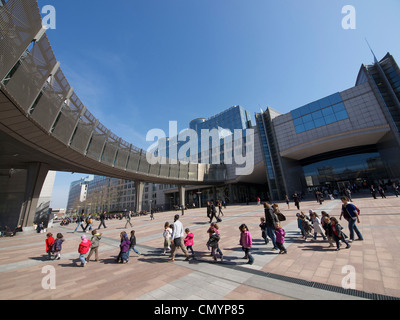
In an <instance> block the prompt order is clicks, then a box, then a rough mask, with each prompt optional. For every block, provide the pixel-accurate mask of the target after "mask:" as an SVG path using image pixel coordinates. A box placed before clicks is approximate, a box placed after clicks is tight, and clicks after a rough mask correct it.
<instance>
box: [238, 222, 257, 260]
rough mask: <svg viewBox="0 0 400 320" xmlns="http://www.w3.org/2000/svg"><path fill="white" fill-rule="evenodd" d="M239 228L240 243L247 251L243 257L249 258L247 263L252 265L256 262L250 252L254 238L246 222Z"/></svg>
mask: <svg viewBox="0 0 400 320" xmlns="http://www.w3.org/2000/svg"><path fill="white" fill-rule="evenodd" d="M239 230H240V245H241V246H242V250H243V251H244V253H245V256H244V257H243V259H249V261H248V262H247V263H248V264H250V265H251V264H253V263H254V258H253V256H252V255H251V253H250V249H251V247H252V245H253V239H252V238H251V234H250V232H249V228H248V227H247V226H246V225H245V224H242V225H241V226H240V227H239Z"/></svg>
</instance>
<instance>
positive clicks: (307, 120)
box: [302, 114, 313, 123]
mask: <svg viewBox="0 0 400 320" xmlns="http://www.w3.org/2000/svg"><path fill="white" fill-rule="evenodd" d="M302 119H303V122H304V123H306V122H310V121H312V120H313V118H312V116H311V114H308V115H306V116H304V117H302Z"/></svg>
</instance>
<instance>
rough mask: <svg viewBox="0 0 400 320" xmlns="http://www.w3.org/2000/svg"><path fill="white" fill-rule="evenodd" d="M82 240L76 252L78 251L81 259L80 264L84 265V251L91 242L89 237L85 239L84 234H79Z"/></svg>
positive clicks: (88, 247) (87, 249)
mask: <svg viewBox="0 0 400 320" xmlns="http://www.w3.org/2000/svg"><path fill="white" fill-rule="evenodd" d="M81 239H82V242H81V243H80V244H79V247H78V252H79V260H81V262H82V264H81V266H82V267H84V266H86V263H87V262H86V253H88V251H89V249H90V245H91V244H92V243H91V242H90V240H89V239H86V236H85V235H82V236H81Z"/></svg>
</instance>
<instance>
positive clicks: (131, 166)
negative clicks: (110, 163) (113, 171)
mask: <svg viewBox="0 0 400 320" xmlns="http://www.w3.org/2000/svg"><path fill="white" fill-rule="evenodd" d="M139 159H140V153H139V152H138V151H136V150H134V151H131V152H130V154H129V161H128V167H127V169H128V170H131V171H134V172H137V171H138V167H139Z"/></svg>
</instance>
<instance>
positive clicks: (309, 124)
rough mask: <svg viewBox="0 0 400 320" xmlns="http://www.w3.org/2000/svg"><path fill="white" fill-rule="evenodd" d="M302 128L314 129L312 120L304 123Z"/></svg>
mask: <svg viewBox="0 0 400 320" xmlns="http://www.w3.org/2000/svg"><path fill="white" fill-rule="evenodd" d="M304 128H305V129H306V131H307V130H311V129H315V124H314V121H310V122H306V123H304Z"/></svg>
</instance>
